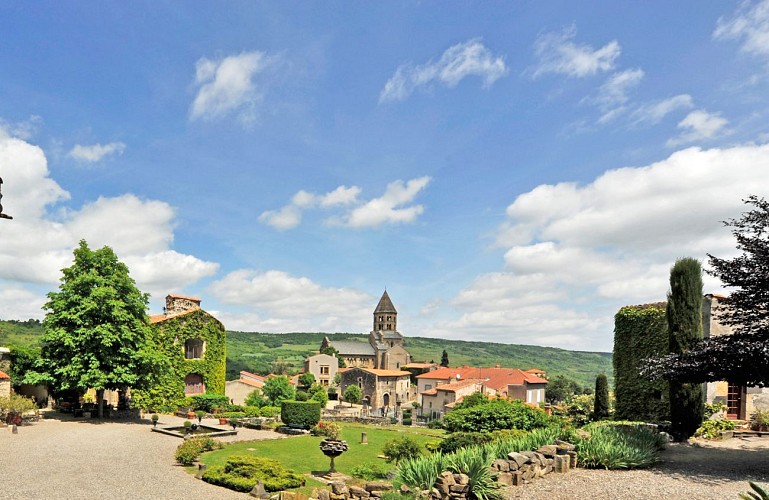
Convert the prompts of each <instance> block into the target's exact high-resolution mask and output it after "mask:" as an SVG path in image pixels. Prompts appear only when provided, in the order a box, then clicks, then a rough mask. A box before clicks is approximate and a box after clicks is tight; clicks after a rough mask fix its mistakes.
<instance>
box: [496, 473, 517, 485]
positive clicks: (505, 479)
mask: <svg viewBox="0 0 769 500" xmlns="http://www.w3.org/2000/svg"><path fill="white" fill-rule="evenodd" d="M497 482H498V483H502V484H506V485H507V486H512V485H513V473H512V472H500V473H499V475H497Z"/></svg>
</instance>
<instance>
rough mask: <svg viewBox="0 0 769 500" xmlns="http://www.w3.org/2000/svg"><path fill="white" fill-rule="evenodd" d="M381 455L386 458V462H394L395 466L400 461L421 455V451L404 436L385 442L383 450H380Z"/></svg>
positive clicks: (411, 440)
mask: <svg viewBox="0 0 769 500" xmlns="http://www.w3.org/2000/svg"><path fill="white" fill-rule="evenodd" d="M382 454H383V455H384V456H385V457H386V458H387V461H388V462H393V461H394V462H395V463H396V464H397V463H398V462H400V461H401V460H404V459H408V458H414V457H417V456H419V455H421V454H422V450H421V449H420V447H419V444H417V442H416V441H414V440H413V439H411V438H410V437H406V436H404V437H402V438H399V439H393V440H391V441H388V442H386V443H385V445H384V448H382Z"/></svg>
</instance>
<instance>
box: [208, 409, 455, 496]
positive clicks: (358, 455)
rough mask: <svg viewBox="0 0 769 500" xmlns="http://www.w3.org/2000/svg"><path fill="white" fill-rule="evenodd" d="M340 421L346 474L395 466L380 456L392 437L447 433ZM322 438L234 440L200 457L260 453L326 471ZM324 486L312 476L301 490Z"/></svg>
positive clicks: (219, 459)
mask: <svg viewBox="0 0 769 500" xmlns="http://www.w3.org/2000/svg"><path fill="white" fill-rule="evenodd" d="M340 425H341V427H342V439H344V440H346V441H347V444H348V446H349V449H348V450H347V451H346V452H345V453H343V454H342V455H341V456H339V457H337V458H336V460H335V465H336V470H337V471H338V472H341V473H342V474H346V475H350V473H351V470H352V468H353V467H355V466H358V465H361V464H366V463H378V464H379V465H381V466H382V468H383V469H387V470H394V469H395V464H394V463H393V464H388V463H386V462H385V460H384V459H383V458H378V457H379V456H380V455H381V454H382V448H383V447H384V444H385V443H386V442H387V441H390V440H392V439H397V438H399V437H402V436H409V437H411V438H412V439H414V440H415V441H416V442H417V443H419V444H420V446H422V447H423V448H424V445H425V443H427V442H429V441H434V440H436V439H441V438H442V437H443V431H441V430H435V429H426V428H423V427H405V426H392V427H379V426H368V425H362V424H350V423H342V424H340ZM362 432H365V433H367V435H368V444H367V445H364V444H360V440H361V439H360V438H361V433H362ZM322 439H323V438H321V437H316V436H298V437H290V438H286V439H271V440H265V441H247V442H242V443H234V444H231V445H227V446H225V447H224V448H223V449H221V450H216V451H212V452H210V453H205V454H203V455H202V456H201V457H200V460H201V462H202V463H204V464H206V465H207V466H209V467H211V466H214V465H224V463H225V462H226V460H227V457H229V456H231V455H256V456H263V457H269V458H273V459H275V460H277V461H278V462H280V463H281V465H283V466H284V467H287V468H289V469H293V470H295V471H297V472H298V473H300V474H309V473H311V472H313V471H322V472H325V471H327V470H328V467H329V464H330V459H329V458H328V457H326V456H325V455H324V454H323V453H322V452H321V451H320V448H319V444H320V442H321V440H322ZM321 486H323V484H322V483H321V482H319V481H315V480H312V479H308V480H307V485H306V486H305V487H304V488H302V489H300V490H298V491H301V492H302V493H310V492H311V491H312V489H313V488H317V487H321Z"/></svg>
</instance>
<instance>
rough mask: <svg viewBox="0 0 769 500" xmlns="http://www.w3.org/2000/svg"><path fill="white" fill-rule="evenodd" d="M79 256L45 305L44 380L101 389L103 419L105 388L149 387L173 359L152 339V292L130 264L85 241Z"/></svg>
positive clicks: (82, 388) (69, 386)
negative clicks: (135, 277) (131, 270)
mask: <svg viewBox="0 0 769 500" xmlns="http://www.w3.org/2000/svg"><path fill="white" fill-rule="evenodd" d="M74 255H75V260H74V263H73V264H72V265H71V266H70V267H67V268H65V269H63V270H62V273H63V276H62V278H61V284H60V285H59V291H58V292H50V293H49V294H48V302H47V303H46V304H45V305H44V306H43V309H44V310H45V311H46V316H45V320H44V321H43V326H44V328H45V333H44V334H43V337H42V346H43V347H42V351H41V358H42V363H41V366H42V367H44V368H41V369H42V370H44V376H43V377H42V378H45V379H47V380H48V381H49V382H50V383H51V385H52V386H53V387H54V388H55V389H60V390H66V389H74V390H79V391H85V390H86V389H88V388H93V389H96V400H97V404H98V408H99V410H98V411H99V416H100V417H101V416H102V404H101V402H102V399H103V397H104V390H105V389H110V390H121V389H125V388H126V387H133V388H143V387H148V386H150V385H151V384H152V383H153V382H154V381H155V380H156V375H157V374H158V373H159V372H160V371H161V370H163V369H165V368H166V366H167V363H166V361H165V358H164V356H163V355H162V354H161V353H160V352H159V351H158V350H157V349H154V348H153V346H152V343H151V340H150V339H151V330H150V327H149V319H148V318H147V302H148V297H149V296H148V295H147V294H145V293H142V292H141V291H139V289H138V288H137V287H136V283H135V282H134V280H133V279H132V278H131V277H130V276H129V273H128V267H126V265H125V264H123V263H122V262H120V261H119V260H118V258H117V256H116V255H115V252H113V251H112V249H111V248H110V247H106V246H105V247H103V248H101V249H99V250H95V251H94V250H91V249H90V248H88V244H87V243H86V242H85V241H81V242H80V245H79V246H78V248H76V249H75V251H74Z"/></svg>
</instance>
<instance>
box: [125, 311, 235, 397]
mask: <svg viewBox="0 0 769 500" xmlns="http://www.w3.org/2000/svg"><path fill="white" fill-rule="evenodd" d="M152 326H153V342H154V343H155V346H156V347H157V349H158V350H161V351H163V352H164V353H165V354H166V356H167V357H168V360H169V363H170V370H168V371H167V372H166V373H165V374H163V375H162V376H161V377H159V381H158V383H157V384H156V385H155V386H154V387H152V388H150V389H147V390H143V391H136V392H135V393H134V404H136V405H137V406H139V407H140V408H143V409H145V410H157V411H172V410H175V409H176V407H178V406H180V405H182V404H183V403H184V398H185V396H184V378H185V377H186V376H187V375H189V374H191V373H197V374H199V375H201V376H202V377H203V381H204V382H205V385H206V393H215V394H224V387H225V372H226V361H227V356H226V332H225V329H224V325H222V323H221V322H220V321H219V320H217V319H216V318H214V317H213V316H211V315H210V314H208V313H207V312H205V311H203V310H197V311H193V312H190V313H187V314H181V315H179V316H175V317H171V318H169V319H166V320H164V321H161V322H160V323H156V324H154V325H152ZM196 338H199V339H201V340H203V341H204V342H205V352H204V354H203V358H201V359H185V357H184V344H185V342H186V341H187V340H192V339H196Z"/></svg>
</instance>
